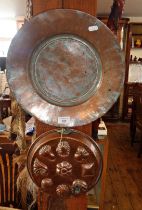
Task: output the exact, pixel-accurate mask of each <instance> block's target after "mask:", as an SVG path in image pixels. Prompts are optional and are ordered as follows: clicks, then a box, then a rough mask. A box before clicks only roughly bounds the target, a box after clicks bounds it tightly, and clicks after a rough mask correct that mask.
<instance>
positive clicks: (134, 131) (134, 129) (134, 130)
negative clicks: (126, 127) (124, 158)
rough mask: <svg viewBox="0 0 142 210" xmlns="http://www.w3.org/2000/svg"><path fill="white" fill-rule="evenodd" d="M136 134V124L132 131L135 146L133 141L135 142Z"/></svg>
mask: <svg viewBox="0 0 142 210" xmlns="http://www.w3.org/2000/svg"><path fill="white" fill-rule="evenodd" d="M135 136H136V126H135V125H134V126H133V128H132V131H131V146H133V143H134V142H135Z"/></svg>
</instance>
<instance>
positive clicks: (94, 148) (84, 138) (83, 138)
mask: <svg viewBox="0 0 142 210" xmlns="http://www.w3.org/2000/svg"><path fill="white" fill-rule="evenodd" d="M52 135H53V136H52ZM75 135H76V137H75ZM62 141H67V142H69V143H70V141H73V142H76V143H77V142H78V143H79V142H80V143H83V145H86V147H87V148H88V149H90V151H91V152H92V153H94V156H95V159H96V161H97V163H98V168H97V177H94V180H93V186H94V185H96V184H97V182H98V181H99V179H100V177H101V174H102V168H103V160H102V155H101V152H100V149H99V147H98V145H97V143H96V142H95V141H94V140H93V139H92V138H91V137H90V136H88V135H87V134H84V133H82V132H80V131H78V130H74V129H70V133H69V134H64V135H63V139H62ZM48 142H49V145H52V146H53V145H54V142H60V132H59V129H53V130H51V131H48V132H45V133H43V134H42V135H40V136H39V137H38V138H37V139H36V140H35V141H34V143H33V144H32V145H31V146H30V148H29V151H28V154H27V169H28V172H29V174H30V176H31V178H32V180H33V182H34V183H36V182H37V181H36V177H35V176H34V175H33V171H32V166H33V164H34V163H33V161H34V159H35V155H36V154H37V152H38V153H39V150H40V149H41V148H43V147H44V146H45V145H47V143H48ZM52 142H53V144H52ZM76 149H77V148H76ZM61 160H62V161H63V160H64V158H63V159H62V158H61V159H60V158H59V160H58V162H60V161H61ZM91 188H92V186H91V187H89V189H88V190H90V189H91Z"/></svg>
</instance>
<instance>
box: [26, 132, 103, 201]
mask: <svg viewBox="0 0 142 210" xmlns="http://www.w3.org/2000/svg"><path fill="white" fill-rule="evenodd" d="M61 133H62V134H61ZM27 168H28V171H29V174H30V176H31V178H32V180H33V182H34V183H35V184H36V185H37V186H38V187H39V188H41V189H42V190H43V191H45V192H47V193H48V194H50V195H54V196H59V197H64V196H71V195H74V196H76V195H80V194H83V193H86V192H88V191H89V190H90V189H91V188H92V187H94V186H95V185H96V183H97V182H98V180H99V178H100V175H101V172H102V155H101V152H100V150H99V148H98V146H97V144H96V143H95V141H94V140H93V139H92V138H91V137H89V136H88V135H86V134H84V133H82V132H79V131H77V130H73V129H70V130H65V131H64V132H62V130H59V129H54V130H51V131H48V132H46V133H44V134H42V135H41V136H39V137H38V138H37V139H36V141H35V142H34V143H33V144H32V145H31V147H30V149H29V152H28V157H27Z"/></svg>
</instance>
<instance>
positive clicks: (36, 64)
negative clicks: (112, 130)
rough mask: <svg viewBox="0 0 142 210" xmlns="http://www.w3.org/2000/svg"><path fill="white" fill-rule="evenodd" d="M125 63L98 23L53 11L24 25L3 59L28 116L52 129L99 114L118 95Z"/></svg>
mask: <svg viewBox="0 0 142 210" xmlns="http://www.w3.org/2000/svg"><path fill="white" fill-rule="evenodd" d="M124 69H125V68H124V58H123V55H122V52H121V49H120V46H119V43H118V42H117V40H116V38H115V37H114V36H113V34H112V33H111V31H110V30H109V29H108V28H107V27H106V26H105V25H104V24H103V23H102V22H100V21H99V20H98V19H97V18H95V17H93V16H91V15H89V14H86V13H84V12H81V11H76V10H68V9H67V10H66V9H56V10H50V11H48V12H45V13H41V14H39V15H37V16H35V17H33V18H32V19H31V20H30V21H29V22H27V23H25V24H24V26H23V27H22V29H21V30H20V31H19V32H18V33H17V35H16V36H15V37H14V39H13V41H12V43H11V46H10V49H9V52H8V58H7V79H8V82H9V86H10V88H11V90H12V92H13V93H14V95H15V97H16V99H17V101H18V102H19V104H21V106H22V107H23V108H24V109H25V110H26V111H27V112H29V113H30V114H32V115H34V116H35V117H37V118H38V119H39V120H41V121H43V122H44V123H47V124H50V125H55V126H65V127H72V126H80V125H84V124H87V123H90V122H91V121H94V120H96V119H97V118H99V117H101V116H102V115H104V114H105V113H106V112H107V111H108V110H109V109H110V108H111V106H112V105H113V104H114V102H115V101H116V99H117V98H118V96H119V93H120V90H121V87H122V85H123V80H124Z"/></svg>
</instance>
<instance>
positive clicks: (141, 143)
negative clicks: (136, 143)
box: [138, 133, 142, 158]
mask: <svg viewBox="0 0 142 210" xmlns="http://www.w3.org/2000/svg"><path fill="white" fill-rule="evenodd" d="M141 154H142V133H141V142H140V148H139V152H138V158H140V157H141Z"/></svg>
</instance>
